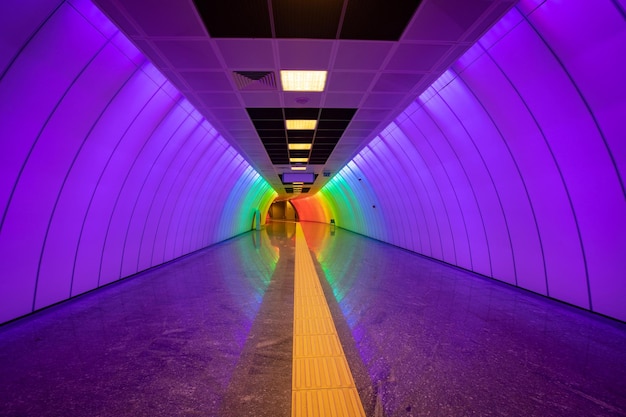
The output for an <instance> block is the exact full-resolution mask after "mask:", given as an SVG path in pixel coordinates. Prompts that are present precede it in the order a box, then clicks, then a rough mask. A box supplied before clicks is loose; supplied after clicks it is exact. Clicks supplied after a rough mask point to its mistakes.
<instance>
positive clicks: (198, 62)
mask: <svg viewBox="0 0 626 417" xmlns="http://www.w3.org/2000/svg"><path fill="white" fill-rule="evenodd" d="M95 3H96V4H97V5H98V6H99V7H100V8H101V10H103V11H104V12H105V14H107V15H108V16H109V17H110V18H111V19H112V20H113V21H114V22H115V23H116V25H117V26H118V27H119V28H121V29H122V31H124V32H125V33H126V35H127V36H129V38H130V39H131V40H132V41H133V42H134V43H135V45H136V46H137V47H138V48H139V49H141V50H142V52H143V53H144V54H145V55H146V56H147V57H148V58H149V59H150V60H151V61H152V62H153V63H154V64H155V65H156V66H157V67H158V68H159V69H160V70H161V71H162V72H163V74H165V75H166V76H167V77H168V78H169V79H170V80H171V81H172V83H173V84H174V85H176V87H177V88H178V89H179V90H180V91H181V92H182V93H183V94H184V95H185V96H186V97H187V98H188V99H189V100H190V101H191V102H192V103H193V104H194V106H195V107H196V108H197V109H198V110H199V111H200V112H202V114H203V115H204V116H205V117H206V118H207V119H208V120H209V121H210V122H211V123H212V124H213V125H214V126H215V127H216V128H217V130H218V131H219V132H220V133H221V134H222V135H223V136H224V137H225V138H226V139H227V140H228V141H229V142H230V143H231V144H232V145H233V146H234V147H236V148H237V149H238V150H239V151H240V152H241V154H242V155H243V156H244V157H245V158H246V159H247V160H248V162H250V163H251V165H252V166H253V167H254V168H255V169H256V170H257V171H258V172H259V173H260V174H261V175H262V176H263V177H264V178H265V179H266V180H267V181H268V182H269V183H270V184H271V185H272V186H273V187H274V189H275V190H276V191H277V192H279V194H280V196H281V197H287V198H289V197H293V196H294V194H287V193H286V190H285V185H283V184H282V182H281V179H280V177H279V175H280V174H282V173H283V172H289V171H290V165H289V162H288V159H287V160H285V158H286V157H287V146H286V144H287V142H286V140H285V142H284V143H283V144H282V145H281V144H280V141H278V142H276V141H274V142H270V144H269V146H268V147H266V146H264V143H265V144H267V143H268V142H267V141H265V142H262V141H261V139H260V137H259V136H260V135H261V136H263V133H262V132H261V133H260V131H259V130H257V129H255V124H253V121H252V120H251V118H250V117H249V113H248V111H247V109H250V108H255V109H259V108H274V109H281V108H282V109H297V108H310V109H316V110H319V111H320V112H321V111H322V110H323V109H356V113H355V114H354V117H353V118H352V119H351V120H349V121H348V122H349V124H348V125H347V126H346V127H345V131H343V132H339V134H334V139H333V138H330V139H328V138H327V141H326V142H324V141H323V140H321V139H320V140H319V141H317V142H315V141H314V142H313V152H314V153H315V152H316V149H317V150H319V152H318V155H321V157H318V158H316V159H313V158H312V159H311V162H312V163H311V164H310V165H309V166H308V168H307V172H313V173H315V174H317V179H316V180H315V183H314V184H313V185H312V186H311V189H310V193H315V192H316V191H318V190H319V189H320V188H321V187H322V186H324V184H325V183H326V182H327V181H328V179H329V177H325V176H324V175H322V174H323V172H330V173H331V175H332V174H334V173H336V172H338V171H339V170H340V169H341V168H342V167H343V166H345V164H346V163H347V162H348V161H350V159H351V158H352V157H354V156H355V155H356V154H357V153H358V151H359V150H360V149H361V148H362V147H363V146H364V145H365V144H367V143H368V142H369V141H370V140H372V139H373V138H374V137H375V136H376V135H377V134H378V133H379V132H380V131H381V130H382V129H383V128H384V127H386V126H387V125H388V124H389V123H390V122H391V121H392V120H393V119H394V118H395V117H396V116H397V115H398V114H399V113H401V112H402V111H403V110H404V109H405V108H406V107H407V105H409V104H410V103H411V102H412V101H413V100H414V99H415V98H416V97H417V96H418V95H419V94H420V93H422V92H423V91H424V90H425V89H426V88H427V87H428V86H430V85H431V84H432V82H433V81H434V80H436V79H437V78H438V77H439V76H440V75H441V74H442V73H443V72H444V71H445V70H446V69H447V68H448V67H449V66H450V65H451V64H452V63H453V62H454V61H455V60H457V59H458V58H459V57H460V56H461V55H462V54H463V53H464V52H465V51H466V50H467V49H468V48H469V47H470V46H471V45H472V44H474V43H475V41H476V40H477V39H478V38H479V37H480V36H481V35H482V34H483V33H485V31H486V30H487V29H488V28H489V27H491V26H492V25H493V24H494V23H495V22H497V21H498V20H499V19H500V18H501V17H502V16H503V15H504V14H505V13H506V12H507V11H508V10H509V9H510V8H511V7H512V6H513V5H514V4H515V3H516V2H515V1H512V0H495V1H491V0H490V1H486V0H480V1H471V2H468V1H464V0H423V1H421V2H419V1H416V2H405V4H406V3H408V4H410V5H411V6H410V7H408V8H407V10H408V9H412V10H415V12H411V13H412V15H411V17H410V19H408V23H406V21H407V19H406V17H403V14H404V16H406V13H407V10H404V9H401V10H400V11H399V12H398V14H399V15H397V16H394V15H393V13H392V11H390V10H388V9H389V7H390V6H389V5H388V2H384V1H377V0H370V1H368V2H364V3H363V2H361V3H358V4H359V5H360V6H359V7H356V6H355V5H356V4H357V3H356V2H354V1H353V2H350V1H349V0H343V1H338V2H336V3H335V4H336V7H334V8H333V10H332V11H327V10H324V9H320V8H318V7H317V6H316V8H313V7H311V6H310V5H309V6H308V7H309V8H308V9H307V10H298V9H297V8H292V7H291V6H293V3H289V2H286V1H279V0H268V1H267V2H266V1H257V2H251V3H250V5H255V7H257V8H258V10H256V9H254V8H251V7H252V6H248V7H247V8H246V11H242V10H240V11H241V13H236V12H237V9H236V7H229V6H227V5H224V4H222V5H219V6H217V9H216V10H211V7H213V8H215V7H216V4H221V2H205V3H200V2H198V4H202V6H201V7H200V8H201V9H203V10H204V11H205V12H206V16H208V18H206V17H205V21H206V22H207V23H208V25H209V26H211V25H213V26H212V27H211V28H209V29H207V27H206V26H205V21H203V19H202V17H201V16H200V14H199V13H198V11H197V9H196V6H195V5H194V2H193V1H192V0H185V1H180V0H164V1H160V2H159V4H158V7H155V6H154V4H153V3H152V2H149V1H146V0H124V1H119V0H96V1H95ZM214 3H215V4H214ZM237 7H238V6H237ZM205 9H207V10H205ZM270 10H271V12H270ZM253 11H254V13H252V12H253ZM215 14H219V19H213V18H211V16H214V15H215ZM245 16H248V17H252V18H253V19H252V20H251V21H249V22H246V21H245ZM284 16H287V17H288V18H287V19H285V18H283V17H284ZM298 16H300V17H301V18H303V19H301V21H297V20H295V21H294V22H292V21H290V19H297V17H298ZM315 16H318V19H317V21H316V20H315ZM328 16H330V17H332V18H330V17H328ZM372 16H375V17H376V18H377V19H380V21H379V22H377V23H376V25H375V26H373V25H372V21H371V19H372ZM379 16H380V17H379ZM216 22H217V23H216ZM255 22H256V24H255ZM405 23H406V26H403V25H404V24H405ZM251 25H253V26H255V27H257V26H258V27H260V29H259V30H260V31H261V32H252V31H250V30H247V28H249V27H251ZM399 25H400V26H401V28H398V26H399ZM228 27H233V28H240V29H237V30H238V31H237V30H235V29H233V30H232V31H228V30H224V29H223V28H228ZM241 28H243V29H241ZM303 28H305V29H306V30H305V29H303ZM385 28H387V29H389V30H385ZM263 31H265V32H263ZM211 32H213V33H214V34H215V35H214V36H211V34H210V33H211ZM333 32H334V33H335V35H334V36H333V35H332V33H333ZM329 34H330V35H329ZM398 35H399V39H395V38H394V37H397V36H398ZM251 36H254V38H253V37H251ZM390 39H392V40H390ZM283 69H304V70H307V69H308V70H327V71H328V78H327V84H326V89H325V91H323V92H321V93H309V92H307V93H303V92H284V91H281V88H280V80H279V77H278V74H279V71H280V70H283ZM236 72H239V73H240V75H234V74H236ZM250 72H253V73H257V74H258V73H261V75H263V74H266V75H267V74H271V75H270V76H269V77H270V78H271V77H272V75H273V83H274V84H273V85H272V83H271V82H269V83H266V84H264V85H262V86H259V83H258V82H256V81H257V80H255V76H254V75H252V78H249V79H248V83H246V82H245V81H246V80H245V79H244V80H243V82H242V80H241V73H243V75H244V76H245V75H248V76H250ZM244 78H245V77H244ZM270 81H272V80H270ZM256 127H257V128H258V123H257V126H256ZM335 133H336V132H335ZM283 135H284V133H283ZM331 136H332V135H331ZM278 137H280V133H279V136H278ZM337 137H339V140H338V142H335V140H336V139H337ZM316 143H317V147H316ZM321 148H323V149H321ZM268 150H269V151H270V153H271V152H272V151H273V152H274V153H278V154H279V155H278V156H275V155H272V158H270V156H269V155H268ZM281 152H282V153H283V157H282V158H281V157H280V153H281ZM312 156H314V155H312Z"/></svg>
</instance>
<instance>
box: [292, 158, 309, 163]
mask: <svg viewBox="0 0 626 417" xmlns="http://www.w3.org/2000/svg"><path fill="white" fill-rule="evenodd" d="M289 162H309V158H289Z"/></svg>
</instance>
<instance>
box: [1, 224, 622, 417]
mask: <svg viewBox="0 0 626 417" xmlns="http://www.w3.org/2000/svg"><path fill="white" fill-rule="evenodd" d="M302 226H303V229H304V232H305V235H306V238H307V241H308V243H309V246H310V248H311V251H312V254H313V259H314V261H315V262H316V268H317V270H318V275H319V276H320V278H322V285H323V287H324V291H325V293H326V296H327V300H328V303H329V306H330V309H331V312H332V314H333V318H334V321H335V326H336V327H337V331H338V333H339V337H340V339H341V342H342V344H343V348H344V351H345V353H346V356H347V359H348V362H349V364H350V367H351V369H352V373H353V376H354V379H355V382H356V386H357V389H358V391H359V394H360V397H361V400H362V402H363V405H364V408H365V411H366V413H367V415H368V416H374V417H378V416H542V417H543V416H548V417H549V416H626V324H624V323H621V322H616V321H613V320H610V319H607V318H604V317H600V316H597V315H593V314H590V313H588V312H585V311H582V310H579V309H576V308H573V307H570V306H567V305H564V304H561V303H558V302H555V301H552V300H548V299H545V298H542V297H539V296H535V295H533V294H530V293H528V292H525V291H521V290H518V289H515V288H512V287H509V286H507V285H504V284H500V283H498V282H495V281H492V280H488V279H485V278H481V277H478V276H475V275H472V274H470V273H468V272H464V271H460V270H458V269H455V268H453V267H449V266H447V265H443V264H441V263H438V262H435V261H432V260H429V259H426V258H423V257H421V256H418V255H415V254H412V253H409V252H406V251H403V250H400V249H398V248H394V247H392V246H389V245H385V244H382V243H379V242H376V241H373V240H370V239H367V238H364V237H361V236H358V235H355V234H352V233H350V232H347V231H344V230H341V229H331V228H330V227H329V226H327V225H320V224H313V223H303V224H302ZM294 232H295V227H294V224H293V223H287V222H276V223H271V224H269V225H268V226H267V227H266V228H265V229H264V230H262V231H258V232H250V233H246V234H244V235H242V236H239V237H237V238H235V239H231V240H229V241H227V242H224V243H222V244H219V245H216V246H213V247H210V248H208V249H205V250H203V251H200V252H197V253H194V254H192V255H189V256H187V257H184V258H182V259H180V260H178V261H175V262H172V263H170V264H167V265H164V266H162V267H159V268H155V269H153V270H151V271H149V272H147V273H144V274H141V275H139V276H136V277H133V278H131V279H127V280H124V281H122V282H120V283H117V284H114V285H111V286H108V287H106V288H103V289H101V290H99V291H95V292H92V293H89V294H87V295H84V296H82V297H79V298H76V299H74V300H71V301H69V302H66V303H63V304H60V305H58V306H55V307H52V308H49V309H47V310H45V311H42V312H40V313H37V314H34V315H32V316H29V317H27V318H24V319H22V320H18V321H16V322H13V323H9V324H7V325H4V326H2V327H0V415H1V416H37V417H43V416H89V417H96V416H225V417H230V416H276V417H280V416H289V415H290V409H291V355H292V327H293V270H294ZM0 308H1V306H0Z"/></svg>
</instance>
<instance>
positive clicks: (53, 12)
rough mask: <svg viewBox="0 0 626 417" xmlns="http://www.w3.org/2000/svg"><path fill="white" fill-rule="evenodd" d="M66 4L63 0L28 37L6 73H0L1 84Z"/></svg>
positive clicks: (6, 69)
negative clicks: (34, 40)
mask: <svg viewBox="0 0 626 417" xmlns="http://www.w3.org/2000/svg"><path fill="white" fill-rule="evenodd" d="M64 4H65V1H64V0H62V1H60V2H59V4H58V6H57V7H56V8H55V9H54V10H52V12H51V13H50V14H49V15H48V17H46V18H45V19H44V20H43V21H42V22H41V24H40V25H39V26H38V27H37V28H36V29H35V30H34V31H33V32H32V34H31V35H30V36H29V37H28V39H26V41H25V42H24V43H23V44H22V46H21V47H20V49H19V50H18V51H17V52H16V53H15V55H14V56H13V58H11V60H10V61H9V64H8V65H7V66H6V67H5V68H4V71H2V73H0V83H2V81H3V80H4V76H5V75H6V74H7V73H8V72H9V71H10V70H11V68H12V67H13V64H15V61H16V60H17V59H18V58H19V57H20V55H22V53H23V52H24V49H26V47H27V46H28V45H29V44H30V43H31V41H32V40H33V39H34V38H35V37H36V36H37V34H38V33H39V32H40V31H41V29H42V28H43V27H44V26H46V24H47V23H48V21H50V19H51V18H52V16H54V15H55V14H56V13H57V11H58V10H59V9H60V8H61V7H62V6H63V5H64Z"/></svg>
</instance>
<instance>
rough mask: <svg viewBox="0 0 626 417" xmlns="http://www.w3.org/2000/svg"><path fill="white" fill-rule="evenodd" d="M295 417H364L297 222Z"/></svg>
mask: <svg viewBox="0 0 626 417" xmlns="http://www.w3.org/2000/svg"><path fill="white" fill-rule="evenodd" d="M294 297H295V299H294V326H293V370H292V373H293V382H292V402H291V416H292V417H305V416H306V417H348V416H350V417H351V416H360V417H365V411H364V410H363V405H362V404H361V399H360V398H359V394H358V392H357V390H356V386H355V385H354V379H353V378H352V373H351V372H350V368H349V366H348V361H347V360H346V355H345V354H344V352H343V348H342V347H341V342H340V341H339V337H338V335H337V329H336V328H335V324H334V323H333V319H332V316H331V315H330V310H329V309H328V304H327V303H326V298H325V297H324V291H323V290H322V285H321V284H320V281H319V277H318V276H317V272H316V271H315V265H314V264H313V259H311V254H310V253H309V247H308V245H307V243H306V239H305V237H304V232H303V231H302V227H301V226H300V225H299V224H296V269H295V277H294Z"/></svg>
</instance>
